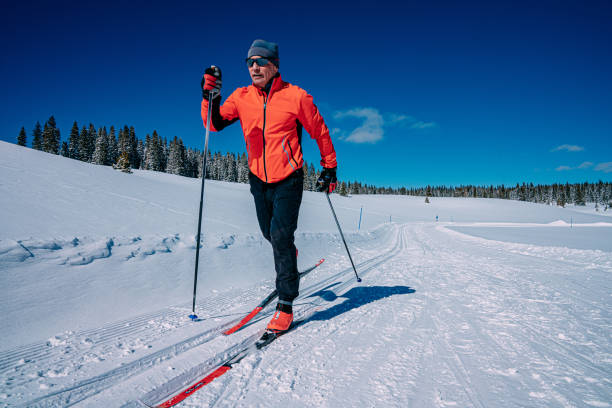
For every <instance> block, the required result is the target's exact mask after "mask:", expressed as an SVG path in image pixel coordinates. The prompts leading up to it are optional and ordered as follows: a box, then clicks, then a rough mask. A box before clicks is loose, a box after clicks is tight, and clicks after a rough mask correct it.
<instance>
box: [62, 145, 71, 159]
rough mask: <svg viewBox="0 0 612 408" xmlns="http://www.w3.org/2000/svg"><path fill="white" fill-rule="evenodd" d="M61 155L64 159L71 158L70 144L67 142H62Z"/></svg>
mask: <svg viewBox="0 0 612 408" xmlns="http://www.w3.org/2000/svg"><path fill="white" fill-rule="evenodd" d="M61 155H62V156H64V157H70V152H69V151H68V143H66V142H62V151H61Z"/></svg>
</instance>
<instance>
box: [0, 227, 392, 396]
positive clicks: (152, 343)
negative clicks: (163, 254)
mask: <svg viewBox="0 0 612 408" xmlns="http://www.w3.org/2000/svg"><path fill="white" fill-rule="evenodd" d="M391 235H393V234H391ZM382 238H383V239H382V240H381V242H382V244H383V245H386V244H387V243H388V239H387V238H386V237H382ZM367 244H370V246H371V242H369V243H367ZM381 249H382V250H383V251H382V252H383V254H382V255H381V254H380V253H381ZM394 251H397V246H396V247H392V248H391V249H390V250H389V247H385V246H381V247H378V249H376V248H374V249H372V248H370V250H363V252H364V253H366V254H368V255H369V254H372V253H377V255H375V256H372V257H371V258H370V259H368V260H366V261H363V262H362V263H361V264H360V266H359V267H360V268H361V267H363V268H365V270H367V269H368V268H373V267H375V266H376V265H378V264H379V263H380V262H382V261H384V259H386V258H388V257H390V256H392V255H390V253H392V252H394ZM343 261H345V260H344V259H343V256H342V255H338V262H337V264H340V263H342V262H343ZM346 262H347V263H348V258H347V259H346ZM337 269H338V268H337V266H336V270H337ZM349 271H350V270H347V269H342V270H339V271H337V272H335V273H332V274H331V275H330V276H328V277H327V278H325V279H322V280H321V281H319V282H317V283H315V284H311V285H308V286H305V287H304V289H303V290H302V293H304V294H306V295H309V294H312V293H314V292H316V291H320V290H325V287H327V286H329V285H338V284H340V287H344V286H346V284H347V282H346V279H345V281H344V282H343V283H339V282H338V279H340V278H341V277H342V276H343V275H347V276H350V275H349V274H348V272H349ZM332 272H333V270H332ZM350 272H351V274H352V271H350ZM349 283H350V279H349ZM262 290H263V291H265V288H262V287H257V288H252V289H250V290H242V291H241V293H240V299H241V303H240V304H239V305H238V308H239V309H242V308H244V307H249V306H251V305H252V304H253V303H255V302H257V301H258V300H260V299H259V298H260V297H261V296H262V294H263V292H262ZM235 299H236V293H229V294H223V295H220V296H216V297H214V298H208V299H206V300H205V301H202V302H200V303H198V309H199V310H215V311H219V310H224V311H226V313H224V315H223V316H218V317H215V316H204V315H202V316H201V317H204V318H205V320H208V322H209V324H208V326H204V327H208V329H206V330H204V331H202V329H201V328H200V330H199V331H198V332H197V333H195V334H193V335H192V336H190V337H189V338H187V339H186V340H180V341H178V342H176V343H173V344H171V345H169V346H166V347H161V349H160V347H159V345H160V344H163V342H162V343H160V344H156V341H157V340H159V339H160V338H163V337H164V336H167V337H168V336H169V337H172V336H173V335H174V336H175V337H177V338H178V336H180V333H182V335H183V338H184V334H185V331H184V329H185V328H186V327H188V326H192V327H193V325H192V324H191V323H190V322H188V321H187V320H186V319H185V316H186V314H187V311H188V310H187V305H185V306H178V307H173V308H169V309H163V310H159V311H157V312H154V313H149V314H147V315H142V316H137V317H135V318H131V319H126V320H123V321H118V322H114V323H111V324H108V325H105V326H103V327H100V328H98V329H93V330H87V331H81V332H67V333H64V334H63V335H57V336H53V337H52V338H50V339H49V340H47V341H45V342H39V343H33V344H30V345H26V346H21V347H17V348H14V349H11V350H8V351H5V352H3V353H2V354H0V376H1V377H2V380H3V382H4V384H5V385H6V386H8V387H9V388H10V389H11V391H13V392H14V393H15V394H14V395H11V394H7V395H4V399H5V400H11V401H15V402H16V403H17V404H19V402H18V401H19V400H21V401H22V402H21V404H23V406H71V405H74V404H78V403H79V402H84V403H85V401H90V398H91V397H92V396H95V395H97V394H100V393H101V392H103V391H104V390H106V389H109V388H112V387H114V386H116V385H119V384H121V383H123V382H125V381H126V380H128V379H130V378H132V377H134V376H137V375H138V374H140V373H146V372H147V371H148V370H150V369H152V368H154V367H156V366H159V365H160V364H161V363H163V362H165V361H168V360H171V359H173V358H175V357H177V356H179V355H181V354H185V353H188V352H189V351H191V350H195V349H196V348H197V347H198V346H201V345H203V344H206V343H208V342H210V341H211V340H213V339H215V338H218V337H219V336H220V334H221V332H222V331H223V330H225V329H226V328H227V327H230V326H231V325H233V324H234V323H235V322H236V321H237V319H238V318H240V317H242V313H241V311H239V310H235V309H236V307H235V306H236V302H235ZM232 306H233V307H234V308H233V309H232ZM232 312H233V313H232ZM269 313H270V311H267V312H266V313H262V316H261V317H259V319H256V320H255V322H256V321H259V320H261V319H265V318H267V317H269V316H268V315H269ZM228 317H229V318H230V320H228V319H227V318H228ZM215 321H216V322H218V323H216V325H214V324H213V326H214V327H210V322H213V323H214V322H215ZM191 332H193V330H191ZM187 333H189V331H187ZM238 338H239V337H237V336H232V337H231V339H232V341H234V342H235V341H236V339H238ZM158 343H159V342H158ZM166 343H167V341H166ZM153 350H157V351H154V352H151V351H153ZM118 353H119V354H121V356H118ZM65 356H70V360H69V361H70V363H67V362H66V361H64V358H65ZM75 357H76V358H75ZM118 357H119V360H121V359H125V360H126V361H125V362H123V363H121V365H120V366H119V367H116V363H113V362H115V361H117V359H118ZM220 357H221V354H219V355H216V356H213V357H212V358H211V359H210V361H209V362H208V364H213V363H214V361H216V360H215V358H216V359H217V360H218V358H220ZM75 360H76V361H78V362H79V363H78V364H74V362H75ZM113 366H114V367H115V368H111V369H108V370H106V371H104V370H102V371H101V370H100V368H102V367H113ZM33 369H35V372H33ZM91 374H95V375H93V376H90V377H87V375H91ZM44 378H47V379H49V380H51V381H53V383H54V384H53V385H52V386H51V387H46V386H43V385H41V386H40V391H39V392H35V391H34V390H33V388H32V385H36V384H37V383H40V381H39V380H40V379H44ZM22 389H23V390H30V391H29V392H27V394H30V395H36V394H38V395H39V396H38V397H35V398H34V399H32V398H31V397H30V399H29V400H26V401H27V402H25V401H24V399H23V396H24V394H23V393H21V392H20V390H22ZM45 391H46V392H45ZM49 391H51V392H49ZM132 396H134V395H133V394H132ZM94 400H95V399H94ZM90 402H92V401H90ZM94 404H95V403H94ZM86 405H87V404H86Z"/></svg>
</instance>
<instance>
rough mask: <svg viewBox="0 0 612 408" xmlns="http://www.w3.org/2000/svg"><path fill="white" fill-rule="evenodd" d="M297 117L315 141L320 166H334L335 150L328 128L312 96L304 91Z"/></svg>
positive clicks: (335, 164)
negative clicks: (319, 156)
mask: <svg viewBox="0 0 612 408" xmlns="http://www.w3.org/2000/svg"><path fill="white" fill-rule="evenodd" d="M298 119H299V121H300V123H301V124H302V125H304V129H306V131H307V132H308V134H309V135H310V137H312V138H313V139H315V140H316V141H317V145H318V146H319V151H320V152H321V166H323V167H325V168H335V167H336V166H337V165H338V164H337V163H336V151H335V150H334V145H333V144H332V140H331V137H330V136H329V129H328V128H327V126H326V125H325V122H324V121H323V117H322V116H321V114H320V113H319V110H318V109H317V107H316V105H315V104H314V102H313V100H312V96H311V95H309V94H308V93H307V92H306V91H303V92H302V95H300V101H299V109H298Z"/></svg>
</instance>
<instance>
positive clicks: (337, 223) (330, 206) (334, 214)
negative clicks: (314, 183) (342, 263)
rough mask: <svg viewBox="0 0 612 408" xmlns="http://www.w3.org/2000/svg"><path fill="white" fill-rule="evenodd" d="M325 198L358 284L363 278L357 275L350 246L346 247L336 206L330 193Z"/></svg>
mask: <svg viewBox="0 0 612 408" xmlns="http://www.w3.org/2000/svg"><path fill="white" fill-rule="evenodd" d="M325 197H326V198H327V202H328V203H329V208H331V212H332V214H333V216H334V220H336V225H337V226H338V231H340V237H342V242H344V248H346V253H347V254H348V257H349V259H350V260H351V265H352V266H353V271H354V272H355V277H356V278H357V282H361V278H360V277H359V275H357V268H355V263H353V258H352V257H351V252H350V251H349V249H348V245H346V240H345V239H344V234H343V233H342V228H340V223H339V222H338V217H336V212H335V211H334V206H333V205H332V203H331V200H330V199H329V193H328V192H327V191H326V192H325Z"/></svg>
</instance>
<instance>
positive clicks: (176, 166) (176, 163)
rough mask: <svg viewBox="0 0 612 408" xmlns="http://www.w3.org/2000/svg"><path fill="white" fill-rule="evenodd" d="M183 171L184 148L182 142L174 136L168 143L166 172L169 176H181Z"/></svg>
mask: <svg viewBox="0 0 612 408" xmlns="http://www.w3.org/2000/svg"><path fill="white" fill-rule="evenodd" d="M184 169H185V146H184V145H183V141H182V140H181V139H179V138H178V137H176V136H174V140H172V141H171V142H170V154H169V156H168V166H167V167H166V172H167V173H170V174H176V175H183V174H184Z"/></svg>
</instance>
